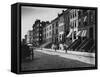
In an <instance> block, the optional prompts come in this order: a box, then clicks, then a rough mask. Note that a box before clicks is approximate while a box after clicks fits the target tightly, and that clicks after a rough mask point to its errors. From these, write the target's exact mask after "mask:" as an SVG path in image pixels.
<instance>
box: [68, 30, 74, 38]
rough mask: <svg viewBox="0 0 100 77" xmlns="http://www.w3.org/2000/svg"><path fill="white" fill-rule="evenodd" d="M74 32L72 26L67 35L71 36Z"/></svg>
mask: <svg viewBox="0 0 100 77" xmlns="http://www.w3.org/2000/svg"><path fill="white" fill-rule="evenodd" d="M72 32H73V29H71V28H70V32H69V34H68V35H67V38H68V37H70V36H71V34H72Z"/></svg>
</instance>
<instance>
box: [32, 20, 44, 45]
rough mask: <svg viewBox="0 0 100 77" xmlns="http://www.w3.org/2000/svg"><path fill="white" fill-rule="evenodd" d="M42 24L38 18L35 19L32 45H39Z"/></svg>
mask: <svg viewBox="0 0 100 77" xmlns="http://www.w3.org/2000/svg"><path fill="white" fill-rule="evenodd" d="M42 32H43V26H42V23H41V21H40V20H36V21H35V23H34V24H33V45H36V46H39V45H41V44H42V40H43V34H42Z"/></svg>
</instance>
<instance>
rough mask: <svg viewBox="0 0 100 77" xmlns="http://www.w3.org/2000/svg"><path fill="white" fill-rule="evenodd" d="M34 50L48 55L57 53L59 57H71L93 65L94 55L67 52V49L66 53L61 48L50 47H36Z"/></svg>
mask: <svg viewBox="0 0 100 77" xmlns="http://www.w3.org/2000/svg"><path fill="white" fill-rule="evenodd" d="M36 51H39V52H43V53H46V54H49V55H58V56H59V57H63V58H69V59H73V60H78V61H80V62H84V63H88V64H94V65H95V57H91V56H83V55H79V54H76V53H75V54H73V53H72V52H71V53H69V52H70V51H68V53H65V51H62V50H56V51H55V50H52V49H45V48H43V49H42V50H40V49H38V50H36ZM82 54H83V53H82Z"/></svg>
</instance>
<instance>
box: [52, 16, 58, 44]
mask: <svg viewBox="0 0 100 77" xmlns="http://www.w3.org/2000/svg"><path fill="white" fill-rule="evenodd" d="M58 22H59V18H58V17H57V18H55V19H54V20H52V21H51V24H52V43H57V42H58Z"/></svg>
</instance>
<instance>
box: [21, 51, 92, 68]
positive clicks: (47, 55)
mask: <svg viewBox="0 0 100 77" xmlns="http://www.w3.org/2000/svg"><path fill="white" fill-rule="evenodd" d="M60 54H61V53H60ZM62 55H63V56H65V55H66V54H64V53H62ZM68 55H70V54H67V55H66V56H68ZM92 66H94V65H93V64H87V63H84V62H81V61H78V60H74V59H70V58H67V57H62V56H59V55H58V54H57V52H49V51H41V50H36V51H34V60H32V61H26V62H23V63H22V70H43V69H60V68H73V67H92Z"/></svg>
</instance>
